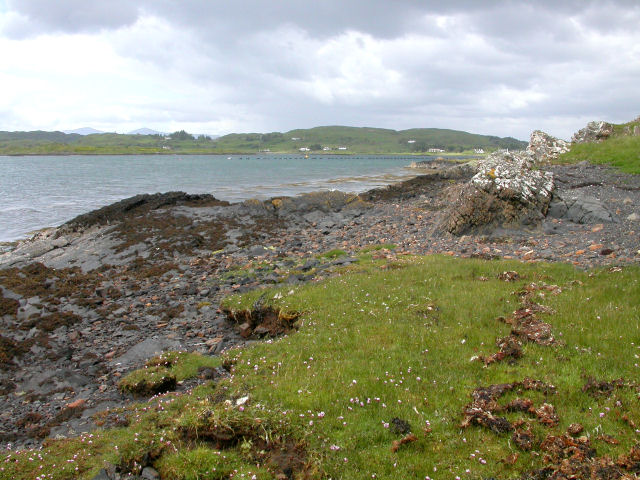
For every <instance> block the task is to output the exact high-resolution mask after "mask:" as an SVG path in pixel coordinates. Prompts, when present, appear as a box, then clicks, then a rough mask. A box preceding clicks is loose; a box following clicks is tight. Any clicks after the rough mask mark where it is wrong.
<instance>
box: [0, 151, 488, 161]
mask: <svg viewBox="0 0 640 480" xmlns="http://www.w3.org/2000/svg"><path fill="white" fill-rule="evenodd" d="M152 155H162V156H174V157H178V156H193V155H215V156H219V157H223V156H225V155H226V156H234V155H236V156H237V155H242V156H252V157H256V156H271V155H273V156H275V155H296V156H300V157H304V156H305V155H308V156H309V158H311V157H329V156H333V157H357V156H368V157H417V158H433V159H436V158H438V157H444V158H454V159H455V158H459V159H473V158H483V157H484V155H478V154H473V155H472V154H468V155H465V154H462V153H437V154H436V153H364V152H351V153H306V154H304V153H294V152H290V153H287V152H257V153H247V152H235V153H210V152H207V153H193V152H188V153H175V152H171V153H165V152H155V153H0V157H100V156H118V157H123V156H152Z"/></svg>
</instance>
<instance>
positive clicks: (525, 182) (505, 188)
mask: <svg viewBox="0 0 640 480" xmlns="http://www.w3.org/2000/svg"><path fill="white" fill-rule="evenodd" d="M534 165H535V159H534V156H533V155H532V154H530V153H528V152H507V151H498V152H495V153H493V154H491V155H490V156H489V157H487V159H486V160H484V161H483V162H481V163H480V164H479V165H478V173H477V174H476V175H475V176H474V177H473V178H472V179H471V184H472V185H473V186H475V187H476V188H478V189H481V190H483V191H485V192H487V193H490V194H493V195H496V196H498V197H501V198H504V197H508V198H511V199H517V200H519V201H520V202H522V203H524V204H529V205H539V204H541V203H543V204H544V203H548V201H549V200H550V199H551V193H552V192H553V189H554V186H555V184H554V180H553V174H552V173H551V172H543V171H541V170H534V169H533V167H534Z"/></svg>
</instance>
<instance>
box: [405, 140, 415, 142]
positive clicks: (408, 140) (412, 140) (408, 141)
mask: <svg viewBox="0 0 640 480" xmlns="http://www.w3.org/2000/svg"><path fill="white" fill-rule="evenodd" d="M407 143H416V141H415V140H407Z"/></svg>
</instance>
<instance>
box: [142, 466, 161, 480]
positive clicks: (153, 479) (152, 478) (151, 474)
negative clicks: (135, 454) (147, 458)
mask: <svg viewBox="0 0 640 480" xmlns="http://www.w3.org/2000/svg"><path fill="white" fill-rule="evenodd" d="M140 478H144V479H145V480H159V479H160V474H159V473H158V471H157V470H156V469H155V468H152V467H144V468H143V469H142V473H141V474H140Z"/></svg>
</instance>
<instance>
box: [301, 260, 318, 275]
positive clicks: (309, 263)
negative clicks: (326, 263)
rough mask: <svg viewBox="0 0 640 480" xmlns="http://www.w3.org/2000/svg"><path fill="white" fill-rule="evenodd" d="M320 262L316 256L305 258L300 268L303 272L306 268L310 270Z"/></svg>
mask: <svg viewBox="0 0 640 480" xmlns="http://www.w3.org/2000/svg"><path fill="white" fill-rule="evenodd" d="M319 264H320V262H319V261H318V259H316V258H310V259H309V260H307V261H306V262H305V263H304V265H302V267H300V268H301V270H302V271H303V272H306V271H307V270H311V269H312V268H315V267H317V266H318V265H319Z"/></svg>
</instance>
